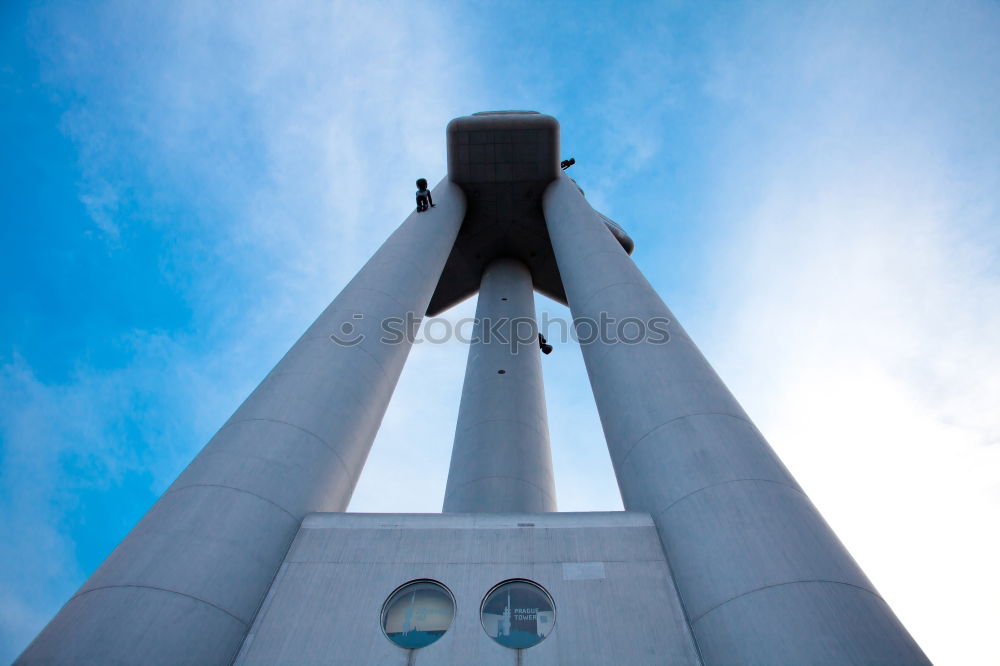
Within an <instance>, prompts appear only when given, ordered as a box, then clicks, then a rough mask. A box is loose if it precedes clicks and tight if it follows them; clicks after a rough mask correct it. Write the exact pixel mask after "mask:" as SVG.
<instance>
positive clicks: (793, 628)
mask: <svg viewBox="0 0 1000 666" xmlns="http://www.w3.org/2000/svg"><path fill="white" fill-rule="evenodd" d="M543 206H544V213H545V219H546V222H547V225H548V230H549V236H550V238H551V240H552V246H553V249H554V251H555V255H556V260H557V263H558V267H559V272H560V275H561V276H562V280H563V285H564V287H565V289H566V296H567V298H568V301H569V305H570V309H571V311H572V314H573V317H574V319H578V320H585V319H590V320H593V321H600V320H601V318H602V316H603V317H605V318H611V320H612V321H622V320H624V319H625V318H629V317H631V318H637V319H638V321H640V322H645V323H646V324H648V323H649V322H651V321H652V320H653V319H654V318H660V319H662V320H667V321H669V324H667V330H669V341H668V342H666V343H665V344H657V343H655V342H654V341H653V340H651V339H648V338H647V339H644V340H643V341H641V342H638V343H636V344H623V343H620V342H617V341H616V340H615V339H614V328H615V327H614V326H611V327H610V331H611V333H612V335H608V336H607V338H606V339H603V340H601V339H599V340H597V341H595V342H593V343H591V344H583V345H581V347H582V350H583V356H584V361H585V363H586V366H587V373H588V375H589V377H590V381H591V385H592V387H593V391H594V397H595V399H596V401H597V408H598V412H599V414H600V417H601V424H602V427H603V429H604V434H605V437H606V439H607V443H608V448H609V451H610V454H611V459H612V463H613V465H614V468H615V473H616V475H617V478H618V485H619V487H620V489H621V492H622V499H623V502H624V504H625V508H626V510H629V511H642V512H648V513H649V514H651V515H652V516H653V519H654V521H655V523H656V525H657V528H658V530H659V535H660V539H661V542H662V544H663V549H664V552H665V554H666V558H667V561H668V562H669V564H670V567H671V569H672V571H673V574H674V577H675V581H676V585H677V590H678V593H679V594H680V598H681V600H682V603H683V605H684V609H685V613H686V615H687V618H688V620H689V621H690V622H691V626H692V628H693V629H694V632H695V637H696V639H697V643H698V646H699V647H700V649H701V652H702V655H703V657H704V659H705V663H706V664H733V663H768V664H875V663H896V664H917V663H927V660H926V657H925V656H924V655H923V653H922V652H921V650H920V648H919V647H918V646H917V645H916V643H915V642H914V641H913V639H912V638H911V637H910V636H909V634H908V633H907V632H906V630H905V629H904V628H903V627H902V626H901V625H900V624H899V622H898V621H897V620H896V618H895V617H894V616H893V614H892V611H891V610H890V609H889V608H888V606H886V605H885V603H884V602H882V600H881V598H880V597H879V596H878V592H877V591H876V590H875V589H874V587H873V586H872V585H871V583H870V582H869V581H868V580H867V578H865V576H864V574H863V573H862V572H861V571H860V569H859V568H858V566H857V564H856V563H855V562H854V560H853V559H852V558H851V557H850V555H849V554H848V553H847V551H846V550H845V549H844V548H843V546H842V545H841V544H840V542H839V541H838V540H837V538H836V536H835V535H834V534H833V532H832V531H831V530H830V528H829V527H828V526H827V525H826V523H825V522H824V521H823V519H822V517H821V516H820V515H819V513H818V512H817V511H816V509H815V508H814V507H813V506H812V504H811V503H810V502H809V500H808V499H807V498H806V496H805V495H804V494H803V492H802V490H801V489H800V488H799V486H798V484H796V482H795V481H794V479H792V477H791V475H790V474H789V473H788V470H786V469H785V467H784V466H783V465H782V464H781V462H780V461H779V460H778V458H777V456H775V454H774V452H773V451H772V450H771V448H770V447H769V446H768V444H767V442H766V441H765V440H764V438H763V437H762V436H761V434H760V432H759V431H758V430H757V429H756V428H755V427H754V425H753V424H752V423H751V422H750V420H749V418H748V417H747V415H746V414H745V413H744V411H743V409H742V408H741V407H740V405H739V404H738V403H737V402H736V400H735V398H733V396H732V394H731V393H730V392H729V390H728V389H727V388H726V386H725V385H724V384H723V382H722V380H721V379H720V378H719V377H718V376H717V375H716V373H715V372H714V370H713V369H712V368H711V366H709V364H708V362H707V361H706V360H705V358H704V357H703V356H702V354H701V353H700V352H699V351H698V349H697V347H696V346H695V345H694V343H693V342H692V341H691V339H690V337H689V336H688V335H687V333H685V331H684V329H683V328H681V326H680V324H678V323H677V320H676V318H675V317H674V316H673V314H672V313H671V312H670V310H669V309H668V308H667V307H666V305H664V303H663V301H662V300H660V298H659V296H657V294H656V292H655V291H654V290H653V289H652V287H651V286H650V285H649V283H648V282H647V281H646V279H645V278H644V277H643V275H642V274H641V272H640V271H639V269H638V268H637V267H636V265H635V263H634V262H633V261H632V259H631V258H630V257H629V256H628V255H627V254H626V253H625V251H624V250H623V249H622V247H621V245H620V244H619V243H618V242H617V241H616V239H615V238H614V237H613V236H612V234H611V232H610V231H609V230H608V228H607V226H606V225H605V224H604V223H603V221H602V219H601V216H600V215H599V214H598V213H597V212H596V211H594V210H593V209H592V208H591V207H590V205H589V204H588V203H587V201H586V199H585V198H584V197H583V195H582V193H581V191H580V190H579V188H578V187H577V186H576V184H575V183H574V182H573V181H572V180H571V179H570V178H568V177H566V176H565V175H564V174H563V175H561V177H560V178H559V179H557V180H556V181H554V182H553V183H552V184H551V185H550V186H549V187H548V189H547V190H546V192H545V195H544V198H543ZM626 332H627V333H628V334H630V335H631V334H632V331H631V330H627V331H626ZM765 590H766V592H765ZM772 601H773V602H774V603H775V604H776V606H775V607H774V608H771V607H768V604H769V603H771V602H772ZM873 628H877V631H876V630H875V629H873Z"/></svg>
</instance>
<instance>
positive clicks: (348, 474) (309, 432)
mask: <svg viewBox="0 0 1000 666" xmlns="http://www.w3.org/2000/svg"><path fill="white" fill-rule="evenodd" d="M250 421H263V422H265V423H277V424H279V425H284V426H288V427H289V428H294V429H295V430H299V431H301V432H304V433H305V434H307V435H309V436H310V437H312V438H313V439H315V440H316V441H317V442H319V443H320V444H322V445H323V446H324V447H326V448H327V449H329V451H330V453H332V454H333V455H334V456H336V457H337V462H339V463H340V466H341V468H343V470H344V473H345V474H347V476H348V478H350V476H351V470H349V469H348V468H347V463H345V462H344V459H343V458H342V457H341V456H340V453H338V452H337V450H336V449H335V448H333V447H332V446H330V445H329V444H328V443H327V442H326V440H324V439H323V438H322V437H320V436H319V435H317V434H316V433H314V432H312V431H310V430H306V429H305V428H303V427H302V426H297V425H295V424H294V423H289V422H288V421H279V420H278V419H262V418H251V419H239V420H237V421H227V422H226V424H225V425H224V426H222V428H220V429H219V432H222V430H225V429H226V428H228V427H229V426H231V425H235V424H237V423H247V422H250Z"/></svg>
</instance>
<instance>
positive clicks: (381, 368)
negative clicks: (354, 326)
mask: <svg viewBox="0 0 1000 666" xmlns="http://www.w3.org/2000/svg"><path fill="white" fill-rule="evenodd" d="M324 339H325V340H330V336H329V335H327V336H322V335H318V336H315V337H311V338H305V337H303V338H301V339H300V340H298V341H297V342H296V343H295V344H296V345H297V344H299V342H309V341H312V340H324ZM330 342H331V343H333V344H336V343H334V342H333V340H330ZM382 344H385V343H382ZM338 346H339V347H344V346H343V345H338ZM344 348H345V349H360V350H361V351H363V352H364V353H365V354H366V355H367V356H368V358H370V359H371V360H373V361H375V365H376V366H377V367H378V369H379V372H381V373H382V374H383V375H384V376H385V377H386V378H388V377H389V373H387V372H386V371H385V366H384V365H382V361H380V360H378V359H377V358H375V356H374V355H373V354H372V353H371V352H370V351H368V350H367V349H365V348H364V347H360V346H358V345H351V346H350V347H344ZM293 349H294V347H293ZM289 351H291V350H289ZM283 360H284V358H282V361H283ZM280 366H281V362H280V361H279V362H278V365H277V366H275V367H274V370H271V372H269V373H268V374H267V376H266V377H265V378H264V380H265V381H266V380H268V379H270V378H271V377H281V376H282V375H297V374H303V373H302V371H301V370H279V369H278V368H279V367H280ZM261 383H263V382H261Z"/></svg>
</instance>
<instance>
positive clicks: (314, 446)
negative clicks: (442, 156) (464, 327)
mask: <svg viewBox="0 0 1000 666" xmlns="http://www.w3.org/2000/svg"><path fill="white" fill-rule="evenodd" d="M434 201H435V203H436V204H437V207H436V208H433V209H431V210H430V211H428V212H426V213H421V214H417V213H413V214H411V215H410V216H409V217H408V218H407V219H406V221H405V222H403V224H402V225H401V226H400V227H399V229H397V230H396V231H395V232H394V233H393V234H392V236H390V237H389V239H388V240H387V241H386V242H385V243H384V244H383V245H382V247H381V248H380V249H379V251H378V252H376V253H375V255H374V256H373V257H372V258H371V259H370V260H369V261H368V263H367V264H365V266H364V268H362V269H361V271H360V272H359V273H358V275H357V276H356V277H355V278H354V279H353V280H352V281H351V282H350V283H349V284H348V285H347V287H345V288H344V290H343V292H341V294H340V295H339V296H338V297H337V298H336V299H335V300H334V301H333V303H331V304H330V306H329V307H328V308H327V309H326V310H325V311H324V312H323V314H321V315H320V316H319V318H318V319H317V320H316V322H315V323H314V324H313V325H312V326H310V327H309V329H308V330H307V331H306V333H305V334H304V335H303V336H302V337H301V338H300V339H299V341H298V342H296V343H295V345H294V346H293V347H292V349H291V350H289V352H288V353H287V354H286V355H285V357H284V358H283V359H282V360H281V361H280V362H279V363H278V365H277V366H275V368H274V369H273V370H272V371H271V372H270V374H268V376H267V378H266V379H264V381H263V382H262V383H261V384H260V386H258V387H257V389H256V390H255V391H254V392H253V393H252V394H251V395H250V397H249V398H247V400H246V402H244V403H243V405H242V406H240V408H239V409H238V410H237V411H236V413H235V414H234V415H233V416H232V417H231V418H230V419H229V421H227V422H226V424H225V425H224V426H223V427H222V429H221V430H219V432H218V433H217V434H216V435H215V437H213V438H212V440H211V441H210V442H209V443H208V445H207V446H206V447H205V448H204V449H203V450H202V452H201V453H200V454H199V455H198V457H197V458H195V460H194V462H192V463H191V464H190V465H189V466H188V468H187V469H186V470H184V472H183V473H182V474H181V476H180V477H179V478H178V479H177V481H175V482H174V484H173V485H171V486H170V488H169V489H168V490H167V492H166V493H164V494H163V496H162V497H161V498H160V499H159V501H157V503H156V504H155V505H154V506H153V508H152V509H150V511H149V513H147V514H146V516H145V517H144V518H143V519H142V520H141V521H140V522H139V524H138V525H136V527H135V528H134V529H133V530H132V531H131V532H130V533H129V535H128V536H127V537H126V538H125V540H124V541H123V542H122V543H121V544H120V545H119V546H118V547H117V548H116V549H115V550H114V552H112V553H111V555H110V556H109V557H108V558H107V560H105V562H104V563H103V564H102V565H101V566H100V568H98V570H97V571H96V572H95V573H94V575H93V576H91V577H90V579H89V580H88V581H87V582H86V583H85V584H84V585H83V587H82V588H81V589H80V590H79V591H78V592H77V593H76V594H75V595H74V596H73V597H72V598H71V599H70V600H69V601H68V602H67V603H66V605H65V606H64V607H63V608H62V610H61V611H60V612H59V614H58V615H56V617H55V618H54V619H53V620H52V621H51V622H50V623H49V625H48V626H47V627H46V628H45V629H44V630H43V631H42V633H41V634H40V635H39V636H38V637H37V638H36V639H35V640H34V642H32V643H31V645H29V646H28V648H27V649H26V650H25V652H24V654H22V655H21V657H20V659H19V660H18V662H19V663H25V664H27V663H101V664H118V663H120V664H126V663H127V664H135V663H143V664H153V663H162V664H180V663H188V664H228V663H230V662H231V660H232V658H233V656H234V655H235V654H236V651H237V650H238V648H239V646H240V643H241V642H242V640H243V636H244V634H245V633H246V630H247V628H248V627H249V626H250V623H251V622H252V621H253V618H254V614H255V613H256V611H257V609H258V607H259V605H260V603H261V600H262V599H263V597H264V594H265V593H266V592H267V589H268V586H269V585H270V584H271V581H272V580H273V578H274V575H275V573H276V571H277V569H278V566H279V565H280V563H281V560H282V558H283V557H284V556H285V553H286V552H287V550H288V547H289V545H290V544H291V542H292V539H293V538H294V536H295V534H296V532H297V531H298V529H299V525H300V522H301V520H302V518H303V517H304V516H305V515H306V514H307V513H310V512H313V511H321V510H322V511H343V510H344V509H346V508H347V504H348V502H349V500H350V497H351V493H352V492H353V490H354V486H355V484H356V482H357V479H358V475H359V474H360V473H361V469H362V467H363V465H364V462H365V459H366V458H367V456H368V451H369V449H370V447H371V443H372V440H373V439H374V437H375V433H376V431H377V429H378V426H379V424H380V422H381V420H382V415H383V413H384V411H385V408H386V405H387V404H388V402H389V398H390V396H391V394H392V391H393V388H394V387H395V385H396V381H397V379H398V378H399V374H400V371H401V370H402V367H403V363H404V361H405V360H406V356H407V354H408V352H409V349H410V344H409V343H408V342H405V341H404V342H403V343H401V344H387V343H386V342H383V341H382V338H383V332H382V330H381V328H380V323H381V321H382V320H383V319H384V318H386V317H401V318H403V317H405V316H406V314H407V313H408V312H411V313H415V314H416V316H417V317H421V316H423V313H424V312H425V311H426V308H427V304H428V302H429V301H430V298H431V294H432V293H433V290H434V287H435V285H436V283H437V281H438V278H439V276H440V274H441V269H442V267H443V266H444V262H445V260H446V258H447V257H448V253H449V252H450V250H451V247H452V245H453V243H454V240H455V236H456V235H457V233H458V229H459V227H460V225H461V223H462V219H463V216H464V211H465V197H464V195H463V194H462V192H461V190H460V189H459V188H458V187H457V186H454V185H452V184H451V183H449V182H448V181H447V180H445V181H442V182H441V183H440V184H439V185H438V186H437V187H436V188H435V190H434ZM358 314H363V315H364V316H363V318H361V319H358V318H357V317H356V315H358ZM347 325H349V326H350V327H353V329H354V330H353V331H352V330H350V329H349V328H348V327H347ZM331 333H338V334H340V335H341V336H343V339H353V338H352V336H353V335H356V334H357V333H363V334H364V335H365V336H366V337H365V338H364V340H363V341H362V342H360V343H358V344H356V345H353V346H341V345H338V344H335V343H334V342H333V341H332V340H331V338H330V335H331Z"/></svg>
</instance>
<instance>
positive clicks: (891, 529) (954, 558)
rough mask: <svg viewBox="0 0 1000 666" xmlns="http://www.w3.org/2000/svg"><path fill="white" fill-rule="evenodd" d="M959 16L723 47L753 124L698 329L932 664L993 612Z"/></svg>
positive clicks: (973, 154)
mask: <svg viewBox="0 0 1000 666" xmlns="http://www.w3.org/2000/svg"><path fill="white" fill-rule="evenodd" d="M966 9H968V10H969V11H967V12H965V13H962V12H954V11H952V10H951V9H949V10H948V11H947V12H944V10H943V9H942V10H940V11H937V10H935V11H933V12H930V13H929V15H920V16H917V15H916V14H915V13H907V14H906V15H899V16H895V19H896V22H895V23H890V24H886V23H881V22H880V21H879V20H877V19H886V18H887V17H886V16H883V15H881V14H878V15H873V14H872V13H870V12H867V11H863V12H860V13H861V14H863V16H862V17H861V18H862V19H864V20H859V18H858V17H857V16H856V15H854V14H852V12H851V11H833V12H825V13H824V12H818V14H819V15H818V16H816V15H813V16H808V17H806V18H805V19H803V20H802V21H800V22H798V23H795V22H792V25H788V24H787V23H784V24H782V25H781V29H782V34H789V35H795V36H796V37H793V38H791V39H790V41H791V42H792V44H791V45H789V44H788V43H787V42H781V46H780V47H777V46H776V47H773V48H771V49H765V50H764V52H763V53H758V54H756V55H754V56H750V57H749V62H747V60H746V56H745V54H744V60H742V61H739V60H737V59H735V58H732V57H729V56H731V55H732V54H725V55H724V56H723V57H722V59H721V61H720V64H719V65H718V67H717V71H718V72H720V73H721V74H720V76H721V79H717V80H716V81H715V83H712V84H710V86H709V87H710V89H713V90H715V91H716V92H720V91H721V93H724V95H723V99H725V100H727V103H730V104H732V105H733V107H734V109H751V108H752V109H753V113H752V115H753V117H752V119H749V120H747V121H746V124H745V125H743V126H744V127H745V126H746V125H751V124H752V125H753V126H755V127H756V129H757V132H758V136H755V137H752V138H747V135H746V134H744V137H743V138H741V139H740V140H738V141H734V143H733V145H731V146H729V148H730V154H731V155H732V158H731V159H730V161H729V163H728V164H727V165H726V168H725V169H724V170H723V172H722V173H721V175H720V178H719V184H718V185H719V191H720V197H721V200H722V201H725V202H727V203H726V204H725V205H723V206H721V207H720V208H721V209H722V212H721V213H720V214H719V217H720V219H719V220H718V224H719V225H720V226H721V227H722V229H723V233H722V234H720V238H719V240H718V242H717V243H716V244H715V250H716V252H717V254H716V256H717V271H718V272H717V274H716V275H715V276H713V279H712V280H711V286H710V288H709V289H708V293H707V294H706V295H705V296H706V298H708V299H711V300H712V301H714V302H715V308H714V313H715V317H714V321H713V322H712V323H711V324H710V325H707V326H706V329H705V331H704V335H702V336H698V335H697V333H698V332H697V331H695V332H694V333H695V335H696V337H700V338H701V339H702V341H703V345H704V347H705V350H706V353H707V355H708V357H709V358H710V359H712V360H713V361H714V362H715V363H716V366H717V367H718V368H719V370H720V374H721V375H722V376H723V377H724V378H725V379H726V380H727V381H728V382H729V384H730V386H731V387H732V388H733V390H734V393H735V394H736V395H737V396H738V397H739V398H740V399H741V400H742V402H743V403H744V406H745V407H747V410H748V412H749V413H750V414H751V415H752V416H753V417H754V419H755V420H756V422H757V424H758V425H759V426H760V427H761V429H762V431H763V432H764V433H765V434H766V435H767V436H768V437H769V440H770V441H771V443H772V445H773V446H774V447H775V449H776V450H777V451H778V454H779V455H780V456H781V457H782V459H783V460H784V461H785V463H786V464H787V465H788V466H789V468H790V469H791V471H792V473H793V474H794V475H795V476H796V477H797V478H798V480H799V481H800V482H801V483H802V485H803V487H804V488H805V490H806V492H808V493H809V495H810V496H811V497H812V499H813V500H814V502H815V503H816V504H817V506H818V507H819V509H820V511H821V512H822V513H823V514H824V515H825V516H826V518H827V519H828V520H829V522H830V523H831V524H832V526H833V528H834V530H835V531H836V532H837V533H838V535H839V536H840V537H841V538H842V540H843V541H844V542H845V544H846V546H847V547H848V549H849V550H850V551H851V553H852V554H853V555H854V556H855V558H856V559H857V560H858V561H859V563H860V565H861V567H862V568H863V569H864V570H865V571H866V573H868V575H869V576H870V577H871V578H872V580H873V582H874V583H875V585H876V586H877V587H878V588H879V589H880V591H881V592H882V593H883V595H884V596H885V597H886V599H887V600H888V602H889V604H890V605H891V606H892V607H893V609H894V610H895V611H896V613H897V614H898V615H899V616H900V619H901V620H902V621H903V623H904V624H905V625H906V626H907V627H908V628H909V629H910V631H911V632H912V634H913V635H914V637H915V638H916V639H917V641H918V642H919V643H920V644H921V645H922V647H923V648H924V649H925V650H926V651H927V653H928V655H929V656H930V658H931V659H932V660H933V661H934V662H935V663H940V664H945V663H954V664H975V663H988V662H989V660H990V659H991V658H992V655H993V653H995V650H994V649H993V645H992V642H991V638H990V637H991V635H992V631H993V628H994V627H995V626H996V625H997V624H998V623H1000V601H998V600H1000V581H998V579H997V577H996V576H995V575H994V569H995V564H994V563H995V562H996V561H998V560H1000V536H998V533H997V530H996V528H995V526H996V524H997V519H998V518H1000V481H998V479H1000V414H998V413H997V411H996V405H997V404H1000V380H998V377H1000V357H998V354H997V340H1000V310H998V309H997V308H996V304H997V303H1000V276H998V274H997V271H996V266H997V265H998V258H1000V242H998V241H1000V237H998V234H997V231H996V229H997V225H996V221H997V213H998V211H1000V205H998V204H1000V200H998V198H997V194H996V193H997V192H998V191H1000V188H997V185H998V182H997V179H998V173H1000V172H998V170H997V168H996V167H997V162H996V157H995V156H996V155H997V154H1000V136H998V132H997V128H996V126H995V121H994V120H991V118H995V117H996V115H997V114H998V113H1000V96H998V95H997V94H996V91H997V88H996V86H995V82H996V80H997V71H998V66H1000V61H998V58H1000V56H998V52H997V51H996V49H995V48H993V49H992V50H989V49H986V48H985V47H984V45H987V44H990V43H992V44H994V45H995V43H996V41H995V36H996V34H997V33H996V32H995V31H994V29H993V28H995V27H996V25H997V23H998V20H997V19H998V17H997V16H996V13H995V12H993V13H992V15H990V16H985V17H984V16H981V15H979V9H981V7H979V6H977V5H971V4H970V5H967V6H966ZM855 13H856V12H855ZM819 19H822V20H819ZM991 24H992V27H991ZM887 25H888V26H889V27H887ZM769 34H773V33H769ZM778 56H780V57H778ZM774 81H778V82H779V83H778V84H775V83H774ZM991 82H994V83H993V84H991ZM984 88H986V89H992V93H991V94H990V95H984V93H983V91H984ZM990 109H992V113H990V112H989V110H990ZM748 114H749V111H748ZM768 114H771V116H770V117H769V116H768ZM738 126H739V125H738ZM702 325H704V324H702ZM699 327H700V326H699ZM959 637H961V638H959Z"/></svg>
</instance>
